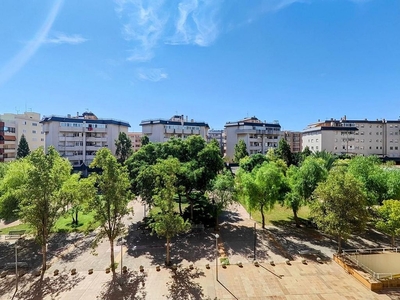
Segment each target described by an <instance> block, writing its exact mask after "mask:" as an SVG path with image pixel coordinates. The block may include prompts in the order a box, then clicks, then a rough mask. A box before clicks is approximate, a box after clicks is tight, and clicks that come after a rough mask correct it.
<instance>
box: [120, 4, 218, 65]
mask: <svg viewBox="0 0 400 300" xmlns="http://www.w3.org/2000/svg"><path fill="white" fill-rule="evenodd" d="M222 2H223V0H178V1H170V0H168V1H164V0H147V1H146V0H115V3H116V9H115V11H116V12H117V14H118V16H119V17H120V19H121V22H122V24H123V26H122V33H123V36H124V38H125V39H126V40H127V41H130V42H131V43H132V49H130V51H129V55H128V57H127V59H128V60H129V61H134V62H145V61H149V60H151V59H152V58H153V57H154V51H155V49H156V48H157V47H158V46H159V45H160V44H173V45H186V44H193V45H198V46H209V45H211V44H212V43H213V42H214V41H215V39H216V38H217V37H218V34H219V32H220V30H219V27H218V14H217V13H218V11H219V9H220V8H221V4H222Z"/></svg>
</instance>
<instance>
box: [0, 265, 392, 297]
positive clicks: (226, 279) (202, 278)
mask: <svg viewBox="0 0 400 300" xmlns="http://www.w3.org/2000/svg"><path fill="white" fill-rule="evenodd" d="M218 271H219V272H218V281H217V280H216V278H215V276H216V274H215V266H214V265H211V266H210V269H207V268H205V266H204V265H199V266H197V265H196V266H195V268H194V269H193V270H190V269H189V268H188V267H187V266H186V267H185V266H184V267H183V268H178V270H177V271H176V273H175V274H176V275H174V278H173V277H172V275H173V274H174V273H173V272H172V271H171V270H169V269H164V268H162V269H161V271H159V272H157V271H156V269H155V267H154V266H153V267H151V268H145V271H144V272H143V273H140V272H136V271H133V272H129V273H128V274H129V275H123V276H125V277H126V278H129V280H127V281H126V282H125V285H123V286H122V288H121V287H120V286H119V285H118V286H117V287H116V290H115V291H112V290H111V292H107V291H108V288H109V286H108V285H109V283H110V282H111V278H112V276H111V275H110V274H106V273H105V272H104V271H95V272H94V273H93V274H92V275H87V273H83V272H80V273H78V274H77V275H75V276H71V275H67V274H61V278H63V281H64V285H63V284H62V283H60V280H59V278H60V277H57V276H51V274H49V275H47V276H48V277H47V278H48V279H49V280H48V281H47V282H46V284H47V285H48V286H49V287H50V286H52V285H54V286H57V287H58V288H59V289H58V292H59V294H58V295H56V294H54V293H53V294H52V295H44V297H43V299H63V300H79V299H84V300H90V299H110V300H111V299H141V300H143V299H150V300H158V299H215V297H217V299H249V300H255V299H260V300H261V299H282V300H284V299H287V300H289V299H332V300H337V299H360V300H362V299H390V298H389V297H388V296H387V295H384V294H376V293H373V292H371V291H369V290H368V289H366V288H365V287H364V286H363V285H361V284H360V283H359V282H358V281H357V280H355V279H354V278H353V277H351V276H350V275H348V274H347V273H345V272H344V271H343V269H341V268H340V267H339V266H338V265H336V264H335V263H324V264H318V263H314V262H313V263H308V264H307V265H304V264H302V263H301V262H293V263H292V264H291V265H286V264H285V263H279V264H276V265H275V266H271V265H268V264H261V265H260V266H259V267H255V266H254V265H252V264H250V263H249V264H244V265H243V268H240V267H239V266H237V265H229V266H228V267H227V268H226V269H224V268H222V267H221V266H220V267H219V269H218ZM59 276H60V275H59ZM74 278H75V282H73V280H74ZM78 278H79V279H78ZM8 280H10V279H8ZM129 281H131V282H129ZM75 284H76V285H75ZM72 285H75V286H74V287H73V288H72V289H71V290H68V289H69V288H70V286H72ZM22 286H23V285H22ZM7 296H8V297H9V296H11V295H7ZM7 296H6V298H4V299H9V298H7ZM30 296H32V298H31V297H30ZM14 299H40V298H34V297H33V295H29V293H27V292H26V290H25V292H23V291H22V296H21V297H18V294H17V297H15V298H14ZM392 299H396V298H392Z"/></svg>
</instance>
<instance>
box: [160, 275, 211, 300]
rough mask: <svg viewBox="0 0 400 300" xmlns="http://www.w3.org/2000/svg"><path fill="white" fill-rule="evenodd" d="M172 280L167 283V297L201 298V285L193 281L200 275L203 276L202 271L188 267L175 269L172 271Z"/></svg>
mask: <svg viewBox="0 0 400 300" xmlns="http://www.w3.org/2000/svg"><path fill="white" fill-rule="evenodd" d="M172 273H173V274H172V281H171V282H168V283H167V286H168V291H169V294H168V295H167V296H166V297H167V299H173V300H175V299H180V300H185V299H188V300H190V299H203V298H204V293H203V288H202V287H201V285H200V284H199V283H197V282H195V281H194V279H196V278H200V276H203V277H204V272H202V271H200V270H199V269H198V268H194V269H193V270H190V269H189V268H182V269H177V270H176V271H172Z"/></svg>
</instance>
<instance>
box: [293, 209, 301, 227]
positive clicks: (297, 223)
mask: <svg viewBox="0 0 400 300" xmlns="http://www.w3.org/2000/svg"><path fill="white" fill-rule="evenodd" d="M292 211H293V217H294V221H295V222H296V227H297V228H299V227H300V222H299V217H298V216H297V209H295V208H294V207H292Z"/></svg>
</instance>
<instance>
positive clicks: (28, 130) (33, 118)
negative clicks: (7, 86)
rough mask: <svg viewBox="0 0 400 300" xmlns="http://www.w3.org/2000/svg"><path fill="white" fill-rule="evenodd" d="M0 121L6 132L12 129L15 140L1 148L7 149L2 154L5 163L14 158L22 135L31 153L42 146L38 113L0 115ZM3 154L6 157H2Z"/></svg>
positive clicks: (42, 139) (41, 132)
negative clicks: (6, 129)
mask: <svg viewBox="0 0 400 300" xmlns="http://www.w3.org/2000/svg"><path fill="white" fill-rule="evenodd" d="M0 120H1V121H3V122H4V123H5V125H3V126H5V127H7V128H8V130H11V128H13V129H12V130H13V132H12V134H13V136H14V138H15V141H14V142H13V143H11V141H10V140H8V141H7V144H3V145H7V146H3V149H4V147H6V149H7V150H6V151H5V152H6V153H3V159H4V158H6V161H10V160H13V159H15V158H16V155H17V149H18V145H19V141H20V140H21V137H22V135H24V136H25V139H26V141H27V142H28V145H29V149H30V150H31V151H33V150H36V149H37V148H39V147H41V146H44V134H43V130H42V124H40V114H39V113H35V112H24V113H23V114H12V113H4V114H1V115H0ZM3 130H4V128H3ZM8 132H9V131H8ZM9 133H10V132H9ZM8 136H9V135H8ZM3 138H4V135H3ZM9 138H10V136H9ZM12 149H14V150H15V151H14V150H13V151H12ZM3 152H4V151H3ZM4 154H6V155H5V156H6V157H4ZM0 155H1V154H0ZM0 161H1V158H0Z"/></svg>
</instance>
